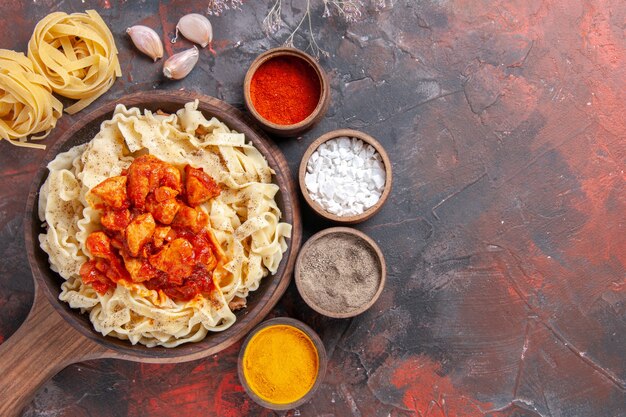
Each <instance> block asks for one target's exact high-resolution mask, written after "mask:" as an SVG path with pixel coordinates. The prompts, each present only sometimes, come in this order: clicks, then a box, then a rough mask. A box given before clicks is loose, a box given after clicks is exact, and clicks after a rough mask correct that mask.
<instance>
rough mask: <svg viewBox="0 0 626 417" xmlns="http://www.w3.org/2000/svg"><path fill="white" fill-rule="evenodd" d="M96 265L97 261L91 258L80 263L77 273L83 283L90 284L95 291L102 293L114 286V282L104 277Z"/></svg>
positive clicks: (97, 264)
mask: <svg viewBox="0 0 626 417" xmlns="http://www.w3.org/2000/svg"><path fill="white" fill-rule="evenodd" d="M104 262H106V261H104ZM98 266H99V263H98V261H97V260H93V259H92V260H90V261H87V262H85V263H84V264H82V265H81V267H80V272H79V273H80V277H81V278H82V280H83V282H84V283H85V284H91V286H92V287H93V289H94V290H96V292H98V293H99V294H102V295H104V294H105V293H106V292H107V291H108V290H109V288H112V287H115V284H114V283H113V282H111V281H110V280H109V279H108V278H107V277H106V275H105V273H104V272H102V271H101V270H100V269H99V268H98Z"/></svg>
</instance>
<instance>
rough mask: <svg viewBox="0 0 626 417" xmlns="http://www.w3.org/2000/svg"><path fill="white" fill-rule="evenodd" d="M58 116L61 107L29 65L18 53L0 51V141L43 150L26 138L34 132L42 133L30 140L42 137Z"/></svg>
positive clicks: (40, 77) (40, 146)
mask: <svg viewBox="0 0 626 417" xmlns="http://www.w3.org/2000/svg"><path fill="white" fill-rule="evenodd" d="M62 112H63V105H62V104H61V102H60V101H59V100H57V99H56V98H54V96H53V95H52V91H51V88H50V86H49V84H48V81H47V80H46V78H45V77H43V76H42V75H40V74H37V73H36V72H35V69H34V67H33V63H32V62H31V61H30V60H29V59H28V58H26V56H25V55H24V54H23V53H21V52H15V51H9V50H6V49H0V139H6V140H8V141H10V142H11V143H13V144H14V145H19V146H24V147H30V148H40V149H44V148H45V146H44V145H39V144H33V143H29V142H26V137H27V136H29V135H31V134H33V133H38V132H43V133H42V134H41V135H39V136H36V137H32V138H31V139H42V138H44V137H46V136H47V135H48V133H49V132H50V130H51V129H52V128H53V127H54V126H56V123H57V119H58V118H59V117H61V114H62Z"/></svg>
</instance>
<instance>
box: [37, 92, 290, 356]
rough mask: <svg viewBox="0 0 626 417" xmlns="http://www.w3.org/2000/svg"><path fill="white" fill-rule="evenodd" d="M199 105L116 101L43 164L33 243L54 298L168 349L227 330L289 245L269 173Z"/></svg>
mask: <svg viewBox="0 0 626 417" xmlns="http://www.w3.org/2000/svg"><path fill="white" fill-rule="evenodd" d="M197 106H198V103H197V102H195V103H194V102H191V103H187V104H186V105H185V107H184V108H183V109H180V110H179V111H178V112H176V114H165V113H161V112H157V113H152V112H150V111H148V110H145V111H143V112H142V111H141V110H140V109H138V108H130V109H127V108H126V107H124V106H123V105H118V106H117V107H116V109H115V112H114V114H113V117H112V118H111V120H107V121H105V122H103V123H102V125H101V128H100V131H99V133H98V134H97V135H96V136H95V137H94V138H93V139H92V140H91V141H90V142H88V143H86V144H83V145H79V146H76V147H74V148H72V149H70V150H69V151H67V152H64V153H60V154H59V155H58V156H57V157H56V158H55V159H54V160H53V161H52V162H50V164H49V165H48V169H49V171H50V173H49V175H48V178H47V179H46V181H45V183H44V184H43V185H42V187H41V190H40V196H39V217H40V219H41V220H42V221H43V222H44V227H45V229H46V233H42V234H41V235H40V236H39V241H40V244H41V247H42V249H43V250H44V251H45V252H46V253H47V254H48V256H49V261H50V265H51V267H52V269H53V270H54V271H55V272H58V273H59V275H61V277H63V278H64V280H65V281H64V282H63V284H62V285H61V294H60V296H59V298H60V299H61V300H63V301H65V302H67V303H68V304H69V305H70V306H71V307H72V308H76V309H80V310H81V311H82V312H85V313H88V314H89V318H90V320H91V322H92V323H93V326H94V328H95V329H96V330H97V331H98V332H100V333H102V334H103V335H105V336H106V335H108V336H113V337H117V338H120V339H126V340H129V341H130V342H131V343H132V344H136V343H141V344H144V345H146V346H149V347H151V346H157V345H159V346H165V347H174V346H177V345H180V344H182V343H186V342H197V341H199V340H202V339H203V338H204V337H205V336H206V335H207V333H208V332H209V331H212V332H217V331H222V330H225V329H227V328H228V327H229V326H231V325H232V324H233V323H234V322H235V320H236V316H235V314H234V313H233V311H234V310H236V309H238V308H245V305H246V298H247V296H248V293H249V292H250V291H254V290H256V289H257V288H258V287H259V284H260V282H261V280H262V279H263V278H264V277H266V276H267V275H268V274H272V273H275V272H276V271H277V269H278V266H279V264H280V262H281V259H282V257H283V253H284V252H285V251H286V250H287V243H286V239H287V238H289V237H290V235H291V226H290V225H289V224H287V223H283V222H280V217H281V212H280V210H279V208H278V206H277V205H276V201H275V196H276V194H277V192H278V191H279V189H278V186H277V185H276V184H273V183H272V174H273V173H274V172H273V171H272V169H271V168H270V167H269V165H268V164H267V161H266V160H265V158H264V157H263V155H261V153H260V152H259V151H258V150H257V149H256V148H255V147H254V146H253V145H252V144H251V143H246V141H245V137H244V135H243V134H241V133H237V132H234V131H231V130H230V129H229V128H228V127H227V126H226V125H225V124H224V123H222V122H220V121H219V120H217V119H216V118H212V119H210V120H207V119H206V118H205V117H204V116H203V114H202V113H201V112H200V111H199V110H197Z"/></svg>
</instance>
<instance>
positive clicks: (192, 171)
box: [185, 165, 222, 207]
mask: <svg viewBox="0 0 626 417" xmlns="http://www.w3.org/2000/svg"><path fill="white" fill-rule="evenodd" d="M185 175H186V176H187V178H186V180H185V192H186V193H187V203H188V204H189V205H190V206H192V207H196V206H198V205H199V204H202V203H204V202H205V201H208V200H209V199H211V198H213V197H217V196H218V195H220V192H222V189H221V188H220V186H219V185H218V184H217V183H216V182H215V180H214V179H213V178H211V177H210V176H209V175H208V174H206V173H205V172H204V170H203V169H202V168H192V167H191V165H187V166H185Z"/></svg>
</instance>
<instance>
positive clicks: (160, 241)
mask: <svg viewBox="0 0 626 417" xmlns="http://www.w3.org/2000/svg"><path fill="white" fill-rule="evenodd" d="M171 231H172V228H171V227H169V226H157V227H156V229H154V235H152V243H153V244H154V247H155V248H160V247H161V246H163V245H164V244H165V242H169V241H171V240H172V239H173V237H172V235H173V233H170V232H171Z"/></svg>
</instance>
